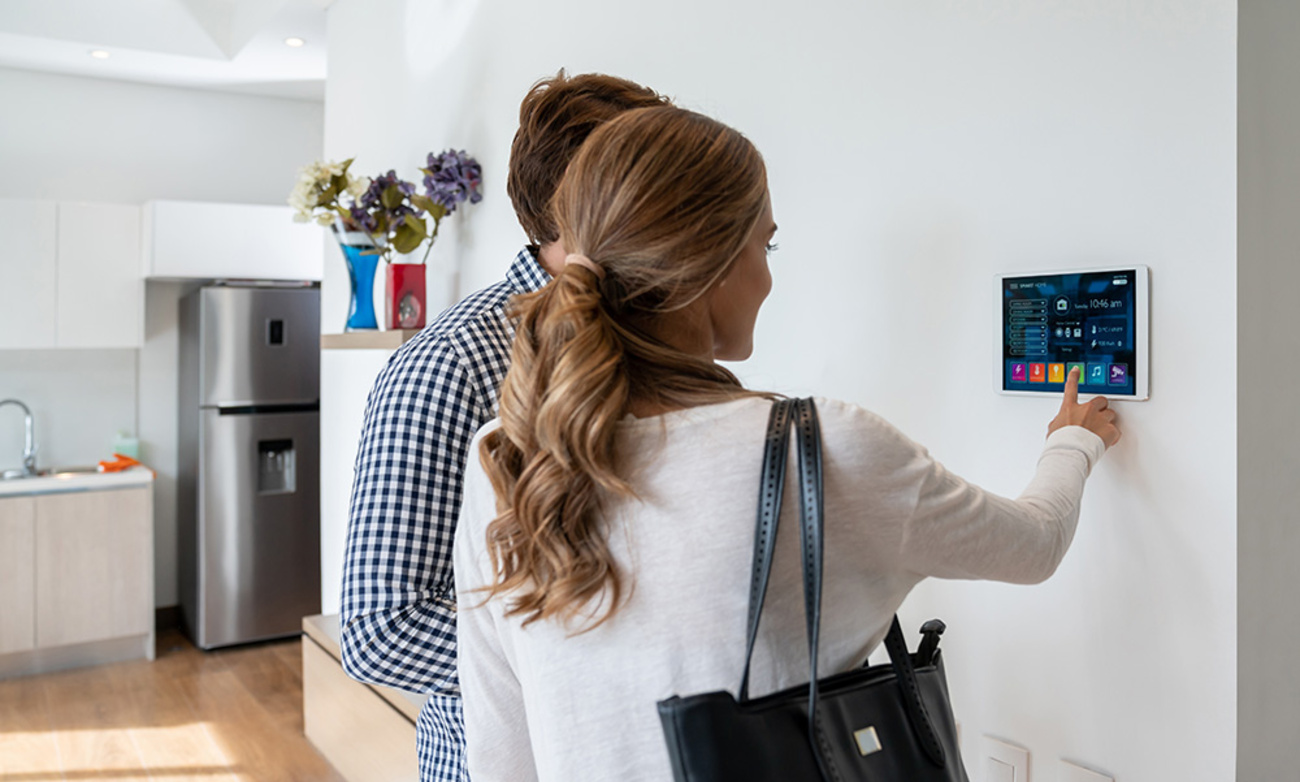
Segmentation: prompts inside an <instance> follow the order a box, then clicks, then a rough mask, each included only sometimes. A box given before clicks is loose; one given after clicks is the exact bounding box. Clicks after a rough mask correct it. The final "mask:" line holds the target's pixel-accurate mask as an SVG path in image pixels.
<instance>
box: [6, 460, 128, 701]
mask: <svg viewBox="0 0 1300 782" xmlns="http://www.w3.org/2000/svg"><path fill="white" fill-rule="evenodd" d="M146 474H147V473H146ZM25 480H31V481H33V482H36V481H43V480H47V479H25ZM119 480H124V479H119ZM140 480H141V481H143V482H144V485H134V486H127V487H125V488H117V489H113V490H102V491H96V490H89V491H57V490H55V491H49V492H48V493H43V494H32V495H4V496H0V606H3V611H0V678H3V677H6V676H20V675H26V674H32V673H41V672H45V671H50V670H58V669H61V668H72V667H81V666H85V665H94V664H98V663H106V662H116V661H118V660H124V659H131V658H134V657H148V658H150V659H152V658H153V653H154V649H153V642H154V597H153V488H152V485H151V483H150V480H151V478H141V479H140ZM34 485H41V484H35V483H34ZM42 490H44V489H42Z"/></svg>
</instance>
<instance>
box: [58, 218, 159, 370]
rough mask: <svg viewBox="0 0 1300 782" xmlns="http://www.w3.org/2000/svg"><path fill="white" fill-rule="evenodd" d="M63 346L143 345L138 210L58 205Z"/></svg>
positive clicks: (60, 338)
mask: <svg viewBox="0 0 1300 782" xmlns="http://www.w3.org/2000/svg"><path fill="white" fill-rule="evenodd" d="M58 248H59V249H58V286H59V287H58V301H59V305H58V336H57V344H58V346H59V347H61V348H134V347H139V346H140V345H142V344H143V342H144V340H143V330H144V280H142V279H141V278H140V207H138V206H134V205H130V204H80V203H70V202H64V201H61V202H59V245H58Z"/></svg>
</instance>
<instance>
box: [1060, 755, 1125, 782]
mask: <svg viewBox="0 0 1300 782" xmlns="http://www.w3.org/2000/svg"><path fill="white" fill-rule="evenodd" d="M1056 776H1057V778H1058V779H1059V782H1115V778H1114V777H1108V776H1106V775H1105V774H1102V773H1100V772H1097V771H1093V770H1091V769H1087V768H1084V767H1083V766H1078V765H1075V764H1074V763H1071V762H1070V761H1068V760H1062V761H1061V768H1060V771H1059V773H1057V775H1056Z"/></svg>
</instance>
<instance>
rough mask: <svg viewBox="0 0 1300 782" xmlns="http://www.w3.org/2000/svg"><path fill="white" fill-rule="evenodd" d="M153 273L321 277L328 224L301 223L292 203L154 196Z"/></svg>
mask: <svg viewBox="0 0 1300 782" xmlns="http://www.w3.org/2000/svg"><path fill="white" fill-rule="evenodd" d="M143 226H144V270H143V276H144V277H145V278H148V279H164V280H191V279H243V280H250V279H251V280H319V279H320V278H321V274H322V272H323V270H324V265H325V255H324V253H325V245H324V238H325V234H326V232H327V229H325V228H322V227H321V226H319V225H316V224H315V223H297V222H294V220H293V209H291V208H289V207H287V206H264V205H259V204H221V203H209V202H203V201H150V202H148V203H146V204H145V205H144V219H143Z"/></svg>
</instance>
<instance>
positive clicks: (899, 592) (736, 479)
mask: <svg viewBox="0 0 1300 782" xmlns="http://www.w3.org/2000/svg"><path fill="white" fill-rule="evenodd" d="M552 209H553V216H554V219H555V222H556V224H557V225H558V227H559V231H560V242H561V244H562V245H563V246H564V248H565V250H566V251H567V253H568V255H567V257H566V258H565V262H564V266H563V268H562V270H561V271H560V272H559V274H557V275H556V276H555V278H554V279H553V280H552V281H551V282H550V284H548V285H546V286H545V287H544V288H542V289H541V290H538V291H536V292H533V293H530V294H527V295H524V296H520V297H518V298H516V300H515V302H514V315H515V318H516V334H515V342H514V347H513V353H512V357H511V361H512V363H511V368H510V370H509V372H508V374H507V375H506V379H505V382H504V383H503V385H502V387H501V391H500V403H499V416H500V417H499V419H498V420H497V421H494V422H492V423H490V424H488V425H487V426H485V427H484V428H483V430H481V431H480V433H479V436H478V438H477V440H476V443H477V444H476V446H475V447H476V448H477V453H478V455H479V457H480V458H479V460H478V462H477V463H476V462H475V460H474V459H471V463H470V465H469V467H468V468H467V471H466V478H465V500H464V505H463V507H462V511H461V518H460V522H459V526H458V530H457V536H456V580H457V592H458V599H459V615H458V632H459V637H460V650H459V664H460V676H461V685H462V689H463V693H464V698H465V719H466V736H467V752H468V766H469V770H470V776H471V778H472V779H473V780H474V782H494V781H495V780H501V781H502V782H506V781H507V780H508V781H509V782H520V781H521V780H533V779H537V780H548V781H550V780H553V781H554V782H576V781H578V780H600V781H605V780H610V781H612V780H619V781H620V782H622V781H623V780H670V779H672V773H671V770H670V768H669V762H668V755H667V752H666V750H665V748H664V742H663V738H662V733H661V730H660V728H659V724H658V716H657V713H656V711H655V703H656V702H657V701H658V700H661V699H663V698H666V697H668V696H670V695H672V694H674V693H687V692H706V691H711V690H718V689H723V688H732V687H735V686H736V685H737V684H738V683H739V679H740V670H741V666H742V663H743V660H742V659H741V658H742V656H743V652H744V646H745V644H744V633H745V612H746V608H747V599H748V595H747V591H748V584H749V564H750V557H751V554H752V548H751V547H752V544H753V524H754V515H755V505H756V497H757V492H758V484H759V466H760V463H761V460H762V441H763V437H764V435H765V430H766V423H767V417H768V410H769V407H770V404H771V399H772V398H773V395H772V394H769V393H763V392H759V391H753V390H748V389H746V388H744V387H743V386H742V385H741V384H740V382H739V381H738V380H737V378H736V377H735V375H733V374H732V373H731V372H729V371H728V370H726V369H725V368H723V367H722V366H720V365H719V364H717V363H716V362H717V361H718V360H743V359H745V358H748V357H749V355H750V353H751V352H752V350H753V329H754V323H755V320H756V318H757V315H758V311H759V307H760V306H761V304H762V302H763V300H764V299H765V298H766V296H767V294H768V292H769V291H770V289H771V285H772V278H771V275H770V273H769V270H768V266H767V255H768V253H769V252H770V251H771V250H772V249H774V247H773V246H772V245H771V244H770V242H771V239H772V237H773V235H774V233H775V231H776V224H775V222H774V221H773V216H772V207H771V201H770V198H769V195H768V190H767V175H766V169H765V167H764V163H763V159H762V157H761V156H760V155H759V153H758V151H757V150H756V149H755V148H754V146H753V145H752V144H751V143H750V142H749V141H748V140H747V139H745V138H744V136H742V135H741V134H740V133H738V132H736V131H735V130H733V129H731V128H729V127H727V126H725V125H723V124H722V123H719V122H717V121H715V120H712V119H710V118H708V117H704V116H701V115H699V114H695V113H692V112H689V111H685V110H682V109H678V108H674V107H670V106H663V107H654V108H644V109H636V110H633V111H630V112H627V113H625V114H623V115H621V116H619V117H617V118H615V119H613V120H611V121H610V122H608V123H606V124H605V125H603V126H602V127H601V128H600V129H598V130H597V131H595V132H594V133H593V134H592V135H591V136H590V137H589V139H588V140H587V142H586V143H585V144H584V145H583V147H582V149H581V151H580V152H579V153H578V155H577V156H576V157H575V158H574V160H573V162H572V163H571V164H570V166H569V168H568V170H567V172H566V173H565V176H564V179H563V180H562V182H561V184H560V186H559V188H558V190H557V191H556V194H555V198H554V200H553V202H552ZM1075 402H1076V399H1073V398H1070V397H1069V395H1068V394H1067V399H1066V401H1065V403H1064V404H1063V405H1062V408H1061V412H1060V414H1058V416H1057V418H1056V419H1055V420H1054V421H1053V422H1052V425H1051V426H1050V427H1049V433H1050V436H1049V438H1048V442H1047V446H1046V449H1045V451H1044V455H1043V458H1042V459H1041V460H1040V462H1039V467H1038V472H1037V475H1036V476H1035V478H1034V481H1033V482H1032V483H1031V484H1030V486H1029V488H1028V489H1027V490H1026V492H1025V494H1023V495H1022V496H1021V497H1020V499H1018V500H1014V501H1013V500H1009V499H1005V498H1002V497H998V496H996V495H992V494H989V493H987V492H985V491H983V490H982V489H980V488H978V487H976V486H972V485H970V484H968V483H966V482H964V481H962V480H961V479H960V478H957V477H956V476H953V475H951V474H950V473H948V472H946V471H945V470H944V469H943V467H942V466H940V465H939V464H938V463H936V462H935V461H934V460H933V459H931V458H930V456H929V454H928V453H927V452H926V451H925V450H924V449H923V448H921V447H919V446H917V445H916V444H915V443H913V442H911V441H910V440H908V439H907V438H906V437H904V436H903V435H902V434H900V433H899V432H898V431H897V430H895V429H894V428H893V427H891V426H889V424H887V423H886V422H884V421H883V420H881V419H880V418H878V417H877V416H874V415H873V414H871V413H869V412H867V411H866V410H863V409H861V408H859V407H857V406H855V405H852V404H848V403H843V402H837V401H834V400H824V399H818V400H817V405H818V409H819V412H820V416H821V420H822V429H823V452H824V454H825V463H826V475H825V496H826V522H825V524H826V526H825V539H826V541H827V544H826V557H825V565H824V569H825V580H826V591H825V594H824V596H823V604H822V637H823V642H822V650H823V652H822V654H823V657H824V658H825V659H823V660H822V666H823V668H822V670H824V671H839V670H846V669H848V668H850V667H852V666H854V665H856V664H858V663H860V662H861V661H862V660H863V659H864V658H865V657H866V655H867V654H868V653H869V652H870V651H871V650H872V649H873V648H874V647H875V646H876V645H877V644H878V643H879V642H880V640H881V639H882V638H883V637H884V635H885V632H886V630H887V629H888V623H889V621H890V619H891V617H892V616H893V614H894V612H895V610H896V609H897V608H898V606H899V605H900V604H901V603H902V601H903V598H904V597H905V596H906V595H907V593H908V592H909V591H910V590H911V588H912V587H913V586H915V585H916V583H918V582H919V581H920V580H921V579H922V578H924V577H925V576H929V575H933V576H940V577H948V578H991V579H999V580H1004V581H1015V582H1036V581H1041V580H1042V579H1044V578H1046V577H1047V576H1048V575H1050V574H1051V572H1052V571H1053V570H1054V569H1055V567H1056V565H1057V563H1059V562H1060V559H1061V557H1062V556H1063V555H1064V553H1065V550H1066V548H1067V547H1068V545H1069V542H1070V539H1071V537H1072V535H1073V531H1074V525H1075V523H1076V521H1077V519H1078V511H1079V501H1080V497H1081V493H1082V490H1083V484H1084V480H1085V478H1086V477H1087V474H1088V471H1089V470H1090V469H1091V466H1092V464H1093V463H1094V462H1095V461H1096V460H1097V459H1099V458H1100V457H1101V455H1102V453H1103V452H1104V450H1105V448H1106V447H1107V446H1108V445H1110V444H1112V443H1113V442H1115V441H1116V440H1117V439H1118V437H1119V430H1118V429H1117V428H1116V427H1115V424H1114V414H1113V413H1112V412H1111V411H1109V410H1107V409H1106V406H1105V402H1104V400H1101V401H1100V402H1098V401H1096V400H1094V402H1092V403H1090V404H1088V405H1078V404H1076V403H1075ZM791 472H792V473H793V472H794V471H791ZM796 494H797V493H796V492H795V491H793V490H789V491H787V492H786V498H787V500H786V501H787V502H793V500H792V499H791V498H792V497H794V496H796ZM792 513H795V511H793V510H790V509H787V510H786V514H792ZM787 517H788V516H787ZM794 526H795V525H789V524H787V525H785V526H784V527H783V528H782V529H781V531H780V533H779V535H778V543H777V553H776V558H775V563H774V566H773V571H772V576H771V579H772V581H771V588H770V589H769V600H768V606H769V607H768V608H767V609H766V610H765V612H764V618H763V622H762V623H761V625H760V632H759V639H758V648H757V650H756V652H755V656H754V668H753V669H752V671H751V679H750V682H751V688H753V689H751V692H757V693H760V694H761V693H763V692H766V691H772V690H776V689H779V688H782V687H787V686H791V685H793V684H796V683H799V682H800V680H801V679H800V672H801V671H805V672H806V668H805V667H804V666H805V664H806V661H805V660H804V659H803V656H802V653H801V651H800V649H801V643H802V637H803V636H802V633H803V630H802V621H803V613H802V606H801V604H800V602H799V600H798V597H799V591H798V589H799V587H798V583H799V563H798V556H797V553H796V551H797V546H798V540H797V530H794V529H793V527H794Z"/></svg>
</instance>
